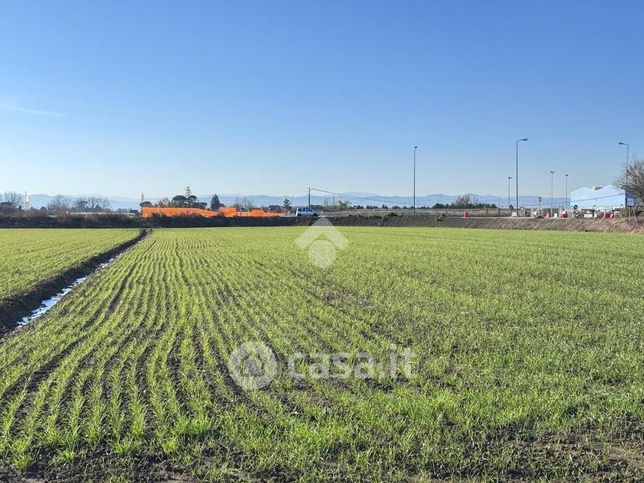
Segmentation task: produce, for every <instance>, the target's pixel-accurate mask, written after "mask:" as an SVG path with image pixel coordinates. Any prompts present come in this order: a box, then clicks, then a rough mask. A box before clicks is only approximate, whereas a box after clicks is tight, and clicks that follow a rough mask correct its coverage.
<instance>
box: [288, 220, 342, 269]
mask: <svg viewBox="0 0 644 483" xmlns="http://www.w3.org/2000/svg"><path fill="white" fill-rule="evenodd" d="M295 244H296V245H297V246H298V247H300V249H302V250H307V252H308V255H309V260H310V261H311V263H312V264H313V265H315V266H316V267H318V268H322V269H327V268H329V267H330V266H331V265H333V262H335V258H336V255H337V251H338V250H344V249H345V248H346V247H347V246H348V245H349V241H348V240H347V239H346V237H345V236H344V235H343V234H342V233H340V231H339V230H338V229H337V228H336V227H335V226H333V224H332V223H331V222H330V221H329V220H328V219H327V218H320V219H319V220H317V221H316V222H315V223H313V224H312V225H311V226H310V227H309V228H308V229H307V230H306V231H305V232H304V233H303V234H302V235H301V236H300V237H299V238H298V239H297V240H295Z"/></svg>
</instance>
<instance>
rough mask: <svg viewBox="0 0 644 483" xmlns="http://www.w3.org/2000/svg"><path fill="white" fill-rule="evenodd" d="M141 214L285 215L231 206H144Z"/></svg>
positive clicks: (264, 216)
mask: <svg viewBox="0 0 644 483" xmlns="http://www.w3.org/2000/svg"><path fill="white" fill-rule="evenodd" d="M141 216H143V218H152V217H153V216H168V217H173V216H204V217H206V218H214V217H215V216H224V217H226V218H234V217H237V216H251V217H258V218H271V217H276V216H283V215H282V213H268V212H266V211H264V210H251V211H237V208H229V207H223V208H219V210H217V211H211V210H202V209H200V208H155V207H143V208H141Z"/></svg>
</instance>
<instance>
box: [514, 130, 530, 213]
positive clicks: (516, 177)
mask: <svg viewBox="0 0 644 483" xmlns="http://www.w3.org/2000/svg"><path fill="white" fill-rule="evenodd" d="M527 140H528V138H522V139H517V142H516V160H517V166H516V173H515V178H514V180H515V182H516V189H517V206H515V209H516V210H517V216H519V143H520V142H522V141H527Z"/></svg>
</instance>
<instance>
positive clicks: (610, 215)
mask: <svg viewBox="0 0 644 483" xmlns="http://www.w3.org/2000/svg"><path fill="white" fill-rule="evenodd" d="M614 217H615V214H614V213H604V220H612V219H613V218H614Z"/></svg>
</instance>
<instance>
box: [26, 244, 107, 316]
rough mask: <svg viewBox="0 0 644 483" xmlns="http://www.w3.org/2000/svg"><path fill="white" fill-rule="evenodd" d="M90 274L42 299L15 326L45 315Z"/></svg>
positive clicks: (100, 266)
mask: <svg viewBox="0 0 644 483" xmlns="http://www.w3.org/2000/svg"><path fill="white" fill-rule="evenodd" d="M118 257H119V256H118V255H117V256H115V257H112V258H110V259H109V260H108V261H106V262H103V263H101V264H100V265H99V266H98V267H96V270H94V271H93V272H92V273H91V274H90V275H93V274H95V273H96V272H98V271H99V270H102V269H104V268H105V267H107V266H108V265H109V264H111V263H112V262H113V261H114V260H116V259H117V258H118ZM90 275H85V276H84V277H79V278H77V279H76V280H74V281H73V282H72V283H71V284H70V285H68V286H67V287H65V288H64V289H62V290H61V291H60V292H58V293H57V294H56V295H54V296H53V297H50V298H48V299H47V300H44V301H43V302H42V303H41V304H40V306H39V307H38V308H37V309H35V310H34V311H33V312H31V313H30V314H29V315H25V316H24V317H23V318H22V319H21V320H20V322H18V323H17V324H16V328H18V327H22V326H24V325H27V324H29V323H31V322H33V321H34V320H37V319H39V318H40V317H42V316H43V315H45V314H46V313H47V312H49V311H50V310H51V309H52V308H53V307H55V306H56V304H57V303H58V302H60V301H61V299H62V298H63V297H64V296H65V295H67V294H68V293H69V292H71V291H72V290H74V289H75V288H76V287H78V286H79V285H80V284H81V283H83V282H84V281H85V280H86V279H87V277H89V276H90Z"/></svg>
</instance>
